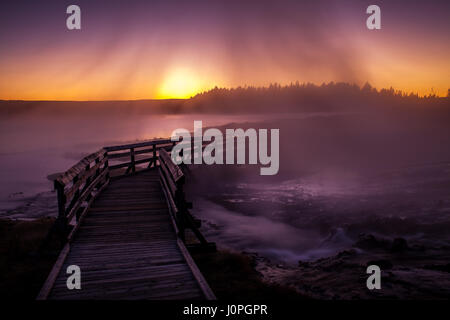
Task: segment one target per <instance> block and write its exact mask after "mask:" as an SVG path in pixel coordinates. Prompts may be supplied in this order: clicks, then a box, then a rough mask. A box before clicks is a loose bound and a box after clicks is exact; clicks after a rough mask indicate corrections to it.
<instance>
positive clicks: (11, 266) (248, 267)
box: [0, 218, 304, 300]
mask: <svg viewBox="0 0 450 320" xmlns="http://www.w3.org/2000/svg"><path fill="white" fill-rule="evenodd" d="M53 223H54V218H41V219H36V220H32V221H18V220H8V219H3V220H0V297H1V298H3V299H24V300H34V299H35V298H36V296H37V294H38V293H39V290H40V289H41V287H42V284H43V283H44V281H45V279H46V278H47V276H48V274H49V273H50V270H51V268H52V266H53V264H54V263H55V261H56V259H57V256H58V253H59V250H60V248H61V244H60V243H57V242H54V240H55V239H53V240H52V243H47V242H45V239H46V236H47V234H48V232H49V230H50V228H51V226H52V225H53ZM193 257H194V259H195V261H196V262H197V264H198V266H199V268H200V269H201V271H202V272H203V274H204V276H205V277H206V279H207V281H208V283H209V284H210V286H211V288H212V290H213V291H214V293H215V294H216V296H217V298H218V299H276V298H278V299H302V298H304V297H303V296H302V295H300V294H298V293H297V292H296V291H295V289H293V288H289V287H284V286H280V285H278V284H270V283H266V282H264V281H263V280H262V275H261V274H260V273H259V272H257V271H256V270H255V268H254V266H255V264H254V259H253V258H252V257H251V256H248V255H243V254H237V253H231V252H228V251H218V252H216V253H208V254H201V253H198V254H195V255H193Z"/></svg>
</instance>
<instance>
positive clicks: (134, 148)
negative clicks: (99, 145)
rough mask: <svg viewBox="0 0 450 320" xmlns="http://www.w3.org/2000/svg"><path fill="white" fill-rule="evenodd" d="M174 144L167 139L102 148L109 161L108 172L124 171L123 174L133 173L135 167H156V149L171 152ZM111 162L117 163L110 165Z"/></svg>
mask: <svg viewBox="0 0 450 320" xmlns="http://www.w3.org/2000/svg"><path fill="white" fill-rule="evenodd" d="M173 144H174V142H172V141H171V140H167V139H159V140H152V141H147V142H140V143H133V144H126V145H120V146H112V147H104V149H105V150H106V151H107V152H108V159H109V160H110V161H111V165H110V170H117V169H124V168H126V171H125V174H128V173H130V172H131V173H135V172H136V167H137V166H142V165H145V164H147V168H150V167H152V166H156V165H157V160H158V149H166V150H171V149H172V147H173ZM112 162H119V163H117V164H112Z"/></svg>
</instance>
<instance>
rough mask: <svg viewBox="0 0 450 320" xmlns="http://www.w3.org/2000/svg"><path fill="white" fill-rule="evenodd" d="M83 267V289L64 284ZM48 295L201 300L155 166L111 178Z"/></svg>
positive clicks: (77, 236)
mask: <svg viewBox="0 0 450 320" xmlns="http://www.w3.org/2000/svg"><path fill="white" fill-rule="evenodd" d="M72 264H74V265H78V266H79V267H80V268H81V286H82V289H81V290H69V289H67V286H66V281H67V277H68V276H69V275H67V274H66V270H67V267H68V266H69V265H72ZM49 298H50V299H204V298H205V294H204V292H203V291H202V288H201V286H200V285H199V283H198V279H196V277H195V276H194V274H193V271H192V268H191V266H190V265H189V264H188V263H187V261H186V257H185V252H183V251H181V250H180V247H179V243H178V240H177V236H176V234H175V231H174V229H173V225H172V222H171V218H170V216H169V211H168V208H167V203H166V201H165V198H164V194H163V192H162V189H161V185H160V183H159V175H158V172H157V170H149V171H145V172H141V173H138V174H136V175H132V176H127V177H121V178H114V179H112V180H111V183H110V185H109V186H108V188H106V189H105V191H104V192H103V193H102V194H100V195H99V197H98V198H97V199H96V201H95V202H94V203H93V205H92V207H91V208H90V209H89V212H88V214H87V215H86V217H85V219H84V220H83V223H82V224H81V226H80V228H79V230H78V232H77V233H76V235H75V237H74V238H73V240H72V242H71V244H70V251H69V253H68V254H67V257H66V259H65V261H64V263H63V265H62V267H61V270H60V271H59V274H58V275H57V277H56V280H55V282H54V284H53V287H52V289H51V291H50V294H49Z"/></svg>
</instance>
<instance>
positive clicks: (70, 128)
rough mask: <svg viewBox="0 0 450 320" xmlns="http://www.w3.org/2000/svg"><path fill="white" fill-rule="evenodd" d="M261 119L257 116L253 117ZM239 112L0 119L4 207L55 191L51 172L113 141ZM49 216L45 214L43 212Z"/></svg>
mask: <svg viewBox="0 0 450 320" xmlns="http://www.w3.org/2000/svg"><path fill="white" fill-rule="evenodd" d="M255 117H256V118H258V117H257V116H254V117H253V118H255ZM246 118H247V117H246V116H238V115H195V114H190V115H170V114H168V115H165V114H132V113H130V114H122V113H114V112H113V113H112V114H109V115H105V116H103V115H94V116H92V115H91V116H84V115H83V114H77V113H74V114H70V113H69V114H55V115H51V114H50V115H49V114H47V113H44V114H39V113H36V112H26V113H24V114H19V115H14V116H6V117H5V116H4V115H2V117H1V118H0V163H1V166H0V210H2V211H3V212H2V215H5V210H9V209H12V208H14V207H17V206H18V205H20V204H22V203H23V202H24V200H26V199H29V198H30V197H34V196H35V195H36V194H38V193H40V192H44V191H49V190H52V188H53V186H52V182H51V181H50V180H49V179H47V177H48V176H49V175H51V174H55V173H58V172H63V171H65V170H67V169H69V168H70V167H71V166H73V165H74V164H76V163H77V162H78V161H79V160H81V159H82V158H83V157H84V156H86V155H88V154H89V153H92V152H95V151H97V150H98V149H100V148H101V147H104V146H107V145H115V144H124V143H130V142H136V141H138V140H148V139H152V138H167V137H169V136H170V134H171V133H172V131H173V130H174V129H177V128H186V129H188V130H192V129H193V121H194V120H203V122H204V126H205V127H206V126H219V125H223V124H225V123H228V122H239V121H241V122H245V119H246ZM41 214H43V213H41Z"/></svg>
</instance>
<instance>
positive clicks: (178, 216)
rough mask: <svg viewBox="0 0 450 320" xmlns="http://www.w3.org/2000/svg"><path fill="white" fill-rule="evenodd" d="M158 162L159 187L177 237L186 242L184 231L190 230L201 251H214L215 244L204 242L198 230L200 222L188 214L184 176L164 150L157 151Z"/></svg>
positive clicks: (190, 206) (188, 205) (188, 204)
mask: <svg viewBox="0 0 450 320" xmlns="http://www.w3.org/2000/svg"><path fill="white" fill-rule="evenodd" d="M159 162H160V166H159V176H160V179H161V185H162V187H163V191H164V194H165V196H166V198H167V200H168V204H169V210H170V213H171V215H172V217H173V218H174V220H175V222H176V225H177V229H178V236H179V237H180V239H181V240H182V241H183V242H186V235H185V230H186V229H190V230H192V232H193V233H194V235H195V236H196V237H197V239H198V240H199V241H200V246H201V247H202V249H205V248H208V249H210V250H215V248H216V246H215V244H214V243H210V242H208V241H206V239H205V238H204V237H203V235H202V234H201V233H200V231H199V230H198V228H200V226H201V221H200V220H198V219H195V218H194V217H193V216H192V215H191V213H190V212H189V209H192V203H190V202H187V201H186V199H185V193H184V190H183V186H184V183H185V176H184V174H183V172H182V170H181V168H180V167H179V166H178V165H176V164H174V163H173V161H172V159H171V156H170V155H169V153H168V152H167V151H166V150H165V149H161V150H160V151H159ZM191 248H192V246H191Z"/></svg>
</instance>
